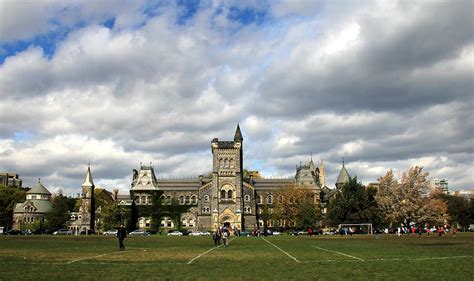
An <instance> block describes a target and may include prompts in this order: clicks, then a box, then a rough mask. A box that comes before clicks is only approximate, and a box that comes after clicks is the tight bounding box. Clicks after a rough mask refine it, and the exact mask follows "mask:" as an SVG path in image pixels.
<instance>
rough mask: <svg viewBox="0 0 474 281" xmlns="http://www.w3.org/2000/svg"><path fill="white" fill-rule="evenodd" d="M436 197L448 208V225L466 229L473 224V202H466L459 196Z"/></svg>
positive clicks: (440, 195)
mask: <svg viewBox="0 0 474 281" xmlns="http://www.w3.org/2000/svg"><path fill="white" fill-rule="evenodd" d="M437 197H438V198H439V199H441V200H443V201H444V202H445V203H446V205H447V207H448V214H449V217H450V224H451V225H454V226H460V227H468V226H469V225H470V224H473V223H474V213H473V210H474V209H473V207H472V206H474V200H470V201H469V200H468V199H466V198H464V197H461V196H453V195H447V194H443V193H441V194H438V195H437Z"/></svg>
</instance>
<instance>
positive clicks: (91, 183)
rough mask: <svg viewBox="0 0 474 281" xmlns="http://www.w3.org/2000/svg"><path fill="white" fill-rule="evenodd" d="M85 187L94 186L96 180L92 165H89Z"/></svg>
mask: <svg viewBox="0 0 474 281" xmlns="http://www.w3.org/2000/svg"><path fill="white" fill-rule="evenodd" d="M82 186H83V187H93V186H94V180H93V179H92V173H91V166H89V167H87V173H86V179H85V180H84V183H83V184H82Z"/></svg>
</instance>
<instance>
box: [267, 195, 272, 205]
mask: <svg viewBox="0 0 474 281" xmlns="http://www.w3.org/2000/svg"><path fill="white" fill-rule="evenodd" d="M267 203H268V204H273V196H272V195H268V197H267Z"/></svg>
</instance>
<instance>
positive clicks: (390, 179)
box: [376, 166, 448, 226]
mask: <svg viewBox="0 0 474 281" xmlns="http://www.w3.org/2000/svg"><path fill="white" fill-rule="evenodd" d="M427 176H428V173H426V172H423V168H422V167H418V166H415V167H411V168H410V169H409V170H408V171H406V172H404V173H403V174H402V177H401V178H400V180H399V181H398V180H397V179H395V177H394V175H393V172H392V171H388V172H387V174H386V175H385V176H383V177H380V178H379V181H378V182H379V191H378V193H377V195H376V199H377V202H378V205H379V208H380V210H381V211H382V214H383V217H384V219H385V221H386V223H387V224H388V225H391V226H396V225H400V224H401V223H404V224H407V223H411V222H414V223H416V224H425V223H430V224H435V223H436V224H437V223H441V222H442V221H443V220H445V219H447V218H448V215H447V213H446V211H447V208H446V204H445V203H444V202H443V201H442V200H439V199H437V197H436V196H434V195H433V194H431V192H430V190H429V187H428V185H427V183H426V178H427Z"/></svg>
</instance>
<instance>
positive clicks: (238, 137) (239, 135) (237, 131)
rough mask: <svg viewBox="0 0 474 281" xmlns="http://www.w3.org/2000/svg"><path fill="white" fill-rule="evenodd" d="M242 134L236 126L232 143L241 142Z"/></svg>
mask: <svg viewBox="0 0 474 281" xmlns="http://www.w3.org/2000/svg"><path fill="white" fill-rule="evenodd" d="M243 140H244V138H243V137H242V132H241V131H240V126H239V125H238V124H237V129H236V130H235V135H234V141H243Z"/></svg>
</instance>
